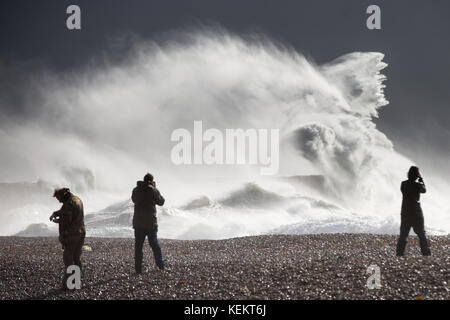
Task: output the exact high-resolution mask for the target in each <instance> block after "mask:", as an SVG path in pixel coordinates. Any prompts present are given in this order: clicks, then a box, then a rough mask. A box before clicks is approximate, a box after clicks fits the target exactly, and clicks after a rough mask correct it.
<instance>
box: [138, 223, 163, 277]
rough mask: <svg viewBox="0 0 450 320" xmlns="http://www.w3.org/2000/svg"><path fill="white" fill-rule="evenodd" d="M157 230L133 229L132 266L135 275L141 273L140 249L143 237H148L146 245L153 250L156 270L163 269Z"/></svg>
mask: <svg viewBox="0 0 450 320" xmlns="http://www.w3.org/2000/svg"><path fill="white" fill-rule="evenodd" d="M157 233H158V228H155V229H139V228H137V229H134V240H135V242H134V266H135V270H136V272H137V273H142V257H143V254H142V247H143V246H144V241H145V237H148V243H149V245H150V247H151V248H152V250H153V256H154V257H155V262H156V265H157V266H158V268H160V269H164V262H163V259H162V253H161V247H160V246H159V243H158V238H157Z"/></svg>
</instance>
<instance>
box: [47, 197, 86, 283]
mask: <svg viewBox="0 0 450 320" xmlns="http://www.w3.org/2000/svg"><path fill="white" fill-rule="evenodd" d="M53 196H54V197H55V198H56V199H57V200H58V201H59V202H61V203H62V207H61V209H60V210H58V211H55V212H53V214H52V215H51V216H50V221H53V222H55V223H58V224H59V241H60V242H61V245H62V247H63V250H64V253H63V261H64V266H65V268H66V269H65V271H64V278H63V289H67V283H66V282H67V278H68V274H67V273H66V271H67V268H68V267H69V266H71V265H77V266H78V267H79V268H80V270H81V252H82V247H83V244H84V238H85V236H86V229H85V226H84V209H83V202H82V201H81V199H80V198H78V197H77V196H75V195H74V194H72V193H71V192H70V190H69V188H61V189H56V190H55V192H54V194H53Z"/></svg>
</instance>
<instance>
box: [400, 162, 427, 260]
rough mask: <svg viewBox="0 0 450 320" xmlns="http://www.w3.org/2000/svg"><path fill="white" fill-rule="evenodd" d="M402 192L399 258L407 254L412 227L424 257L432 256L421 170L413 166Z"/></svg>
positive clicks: (402, 186) (424, 188)
mask: <svg viewBox="0 0 450 320" xmlns="http://www.w3.org/2000/svg"><path fill="white" fill-rule="evenodd" d="M400 190H401V192H402V194H403V201H402V210H401V224H400V236H399V238H398V242H397V256H399V257H400V256H403V254H404V253H405V247H406V239H407V238H408V234H409V230H410V229H411V227H412V228H413V230H414V232H415V233H416V234H417V236H418V237H419V243H420V250H421V252H422V255H424V256H429V255H430V254H431V251H430V248H429V247H428V241H427V238H426V236H425V224H424V218H423V212H422V207H421V206H420V194H421V193H425V192H426V191H427V189H426V187H425V182H424V181H423V178H422V175H421V174H420V172H419V168H418V167H415V166H412V167H411V168H410V169H409V171H408V180H405V181H403V182H402V184H401V187H400Z"/></svg>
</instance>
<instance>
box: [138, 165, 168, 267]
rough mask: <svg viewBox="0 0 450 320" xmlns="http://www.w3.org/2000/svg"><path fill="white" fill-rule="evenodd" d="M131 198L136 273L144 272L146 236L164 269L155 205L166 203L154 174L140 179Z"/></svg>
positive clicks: (159, 264) (156, 260)
mask: <svg viewBox="0 0 450 320" xmlns="http://www.w3.org/2000/svg"><path fill="white" fill-rule="evenodd" d="M131 199H132V200H133V203H134V216H133V228H134V237H135V247H134V263H135V270H136V273H138V274H140V273H142V256H143V255H142V247H143V245H144V241H145V237H148V243H149V244H150V247H151V248H152V250H153V255H154V257H155V262H156V265H157V266H158V268H159V269H161V270H163V269H164V262H163V259H162V253H161V247H160V246H159V243H158V238H157V233H158V223H157V219H156V207H155V205H159V206H162V205H164V201H165V200H164V198H163V197H162V196H161V194H160V193H159V191H158V189H156V183H155V181H154V180H153V176H152V175H151V174H150V173H147V174H146V175H145V176H144V180H143V181H138V182H137V186H136V188H134V189H133V194H132V196H131Z"/></svg>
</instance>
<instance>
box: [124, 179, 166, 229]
mask: <svg viewBox="0 0 450 320" xmlns="http://www.w3.org/2000/svg"><path fill="white" fill-rule="evenodd" d="M131 200H132V201H133V203H134V216H133V228H134V229H155V228H157V227H158V223H157V221H156V207H155V205H158V206H162V205H164V201H165V200H164V198H163V197H162V196H161V194H160V193H159V191H158V189H156V188H155V187H153V185H151V184H150V183H148V182H144V181H138V182H137V186H136V188H134V189H133V194H132V195H131Z"/></svg>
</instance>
